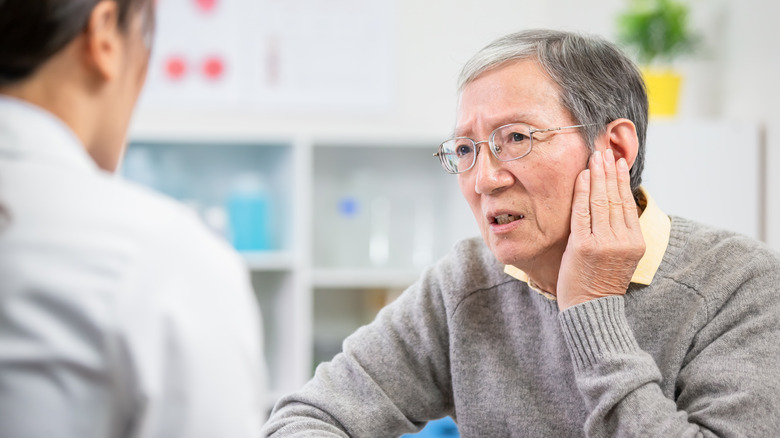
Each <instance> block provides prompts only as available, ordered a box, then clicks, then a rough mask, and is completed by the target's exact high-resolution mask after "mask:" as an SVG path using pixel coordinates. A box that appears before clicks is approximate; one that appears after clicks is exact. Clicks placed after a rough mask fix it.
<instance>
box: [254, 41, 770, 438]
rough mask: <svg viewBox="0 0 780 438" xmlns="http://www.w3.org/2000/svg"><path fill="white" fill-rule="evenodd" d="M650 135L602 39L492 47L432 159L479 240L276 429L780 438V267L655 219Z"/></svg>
mask: <svg viewBox="0 0 780 438" xmlns="http://www.w3.org/2000/svg"><path fill="white" fill-rule="evenodd" d="M646 127H647V98H646V94H645V89H644V85H643V82H642V80H641V77H640V74H639V72H638V71H637V69H636V67H635V66H634V65H633V64H632V63H631V62H630V61H629V60H628V59H627V58H626V57H625V56H624V55H623V54H622V53H621V52H620V51H619V50H617V49H616V48H615V47H614V46H613V45H611V44H610V43H608V42H605V41H603V40H601V39H598V38H591V37H587V36H581V35H576V34H569V33H563V32H554V31H526V32H520V33H516V34H512V35H508V36H506V37H504V38H501V39H499V40H497V41H495V42H493V43H492V44H490V45H488V46H487V47H485V48H484V49H483V50H482V51H480V52H479V53H478V54H477V55H476V56H474V58H472V59H471V60H470V61H469V62H468V63H467V65H466V66H465V67H464V69H463V72H462V75H461V79H460V100H459V106H458V112H457V122H456V127H455V132H454V135H453V138H452V139H450V140H447V141H445V142H444V143H442V144H441V146H440V147H439V151H438V154H437V155H438V156H439V158H440V159H441V161H442V165H443V166H444V169H445V170H446V171H447V172H449V173H453V174H457V179H458V184H459V186H460V189H461V191H462V192H463V196H464V197H465V198H466V200H467V201H468V203H469V205H470V207H471V210H472V212H473V213H474V217H475V218H476V220H477V223H478V224H479V228H480V230H481V233H482V239H472V240H467V241H464V242H461V243H459V244H458V245H457V246H456V247H455V248H454V250H453V252H452V253H451V254H449V255H448V256H447V257H445V258H444V259H443V260H441V261H440V262H438V263H437V264H436V265H434V266H433V267H431V268H430V269H428V270H427V271H426V272H425V273H424V274H423V276H422V278H421V279H420V280H419V281H418V282H417V283H415V284H414V285H412V286H411V287H410V288H409V289H408V290H407V291H405V292H404V294H403V295H402V296H401V297H400V298H399V299H398V300H397V301H395V302H394V303H393V304H391V305H389V306H388V307H386V308H385V309H383V310H382V311H381V312H380V314H379V315H378V316H377V318H376V320H375V321H374V322H373V323H371V324H370V325H368V326H366V327H363V328H361V329H360V330H358V331H357V332H356V333H355V334H353V335H352V336H350V337H349V338H348V339H347V340H346V341H345V342H344V351H343V353H341V354H339V355H338V356H336V357H335V358H334V359H333V361H331V362H329V363H325V364H322V365H321V366H320V367H319V368H318V369H317V372H316V375H315V377H314V378H313V379H312V380H311V381H310V382H309V383H308V384H307V385H306V386H305V387H304V388H303V389H302V390H301V391H299V392H298V393H295V394H293V395H290V396H288V397H285V398H284V399H282V400H281V401H280V402H279V403H278V405H277V406H276V408H275V410H274V412H273V414H272V417H271V418H270V420H269V422H268V423H267V424H266V426H265V429H264V432H265V433H267V434H268V435H269V436H274V437H276V436H313V435H316V436H355V437H383V436H398V435H400V434H402V433H407V432H414V431H417V430H419V429H420V428H421V427H422V426H423V425H424V424H425V422H426V421H428V420H431V419H435V418H439V417H443V416H445V415H451V416H453V417H454V418H455V419H456V421H457V423H458V427H459V429H460V431H461V434H462V436H466V437H505V436H524V437H528V436H533V437H569V436H615V435H617V436H653V437H678V436H780V323H778V321H780V294H778V293H777V292H778V288H779V287H780V286H778V285H779V284H780V257H778V255H777V254H775V253H773V252H771V251H769V250H768V249H767V248H765V247H764V246H763V245H762V244H760V243H758V242H754V241H751V240H749V239H747V238H745V237H742V236H739V235H735V234H733V233H729V232H726V231H721V230H716V229H712V228H708V227H706V226H704V225H701V224H698V223H694V222H691V221H689V220H686V219H683V218H679V217H671V218H670V217H668V216H666V215H665V214H663V213H662V212H661V211H660V210H659V208H658V207H657V206H656V204H655V203H654V202H653V200H652V198H651V197H650V196H649V195H648V194H647V193H646V192H645V191H644V190H643V189H642V187H640V183H641V173H642V165H643V158H644V143H645V131H646ZM670 159H674V157H670ZM702 159H706V157H703V158H702ZM724 213H729V212H724ZM734 213H737V214H738V212H730V214H734ZM315 431H316V432H315Z"/></svg>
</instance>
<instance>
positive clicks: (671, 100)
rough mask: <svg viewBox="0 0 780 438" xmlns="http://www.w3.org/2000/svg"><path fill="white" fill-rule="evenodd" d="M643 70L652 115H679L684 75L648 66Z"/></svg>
mask: <svg viewBox="0 0 780 438" xmlns="http://www.w3.org/2000/svg"><path fill="white" fill-rule="evenodd" d="M641 70H642V77H643V78H644V80H645V85H646V86H647V98H648V100H649V103H650V108H649V113H650V117H674V116H675V115H677V105H678V102H679V100H680V86H681V84H682V76H681V75H680V74H678V73H676V72H674V71H672V70H661V69H653V68H648V67H644V68H642V69H641Z"/></svg>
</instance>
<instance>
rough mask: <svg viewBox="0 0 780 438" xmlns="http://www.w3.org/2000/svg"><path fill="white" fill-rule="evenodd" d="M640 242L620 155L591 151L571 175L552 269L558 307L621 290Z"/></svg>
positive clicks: (639, 255) (639, 253)
mask: <svg viewBox="0 0 780 438" xmlns="http://www.w3.org/2000/svg"><path fill="white" fill-rule="evenodd" d="M644 253H645V241H644V238H643V237H642V231H641V229H640V228H639V214H638V212H637V206H636V203H635V201H634V197H633V195H632V193H631V184H630V178H629V173H628V165H627V164H626V160H625V159H623V158H621V159H619V160H617V162H616V161H615V156H614V154H613V152H612V150H611V149H606V151H605V152H603V153H602V152H600V151H596V152H594V153H593V155H592V156H591V158H590V161H589V163H588V169H586V170H583V171H582V173H580V175H579V176H578V177H577V181H576V183H575V186H574V200H573V202H572V215H571V234H570V235H569V242H568V244H567V246H566V251H565V252H564V253H563V259H562V261H561V270H560V272H559V273H558V285H557V296H558V307H559V309H560V310H561V311H563V310H565V309H568V308H569V307H571V306H574V305H577V304H580V303H584V302H586V301H590V300H593V299H596V298H601V297H606V296H611V295H624V294H625V293H626V289H627V288H628V285H629V283H630V282H631V277H632V276H633V274H634V271H635V270H636V267H637V264H639V260H640V259H641V258H642V256H643V255H644Z"/></svg>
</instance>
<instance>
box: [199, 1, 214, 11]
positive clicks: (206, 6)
mask: <svg viewBox="0 0 780 438" xmlns="http://www.w3.org/2000/svg"><path fill="white" fill-rule="evenodd" d="M195 3H197V4H198V7H200V9H201V10H202V11H203V12H211V11H212V10H213V9H214V7H215V6H216V5H217V0H195Z"/></svg>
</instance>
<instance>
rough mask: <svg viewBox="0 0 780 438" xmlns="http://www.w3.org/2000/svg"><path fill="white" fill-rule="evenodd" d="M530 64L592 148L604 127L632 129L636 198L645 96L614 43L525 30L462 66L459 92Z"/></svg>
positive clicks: (497, 42) (644, 129) (632, 68)
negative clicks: (486, 76) (622, 122)
mask: <svg viewBox="0 0 780 438" xmlns="http://www.w3.org/2000/svg"><path fill="white" fill-rule="evenodd" d="M520 59H533V60H536V61H537V62H538V63H539V65H540V66H541V67H542V69H543V70H544V71H546V72H547V74H548V75H549V76H550V78H552V80H553V82H555V83H556V84H557V85H558V87H559V88H560V96H561V105H563V107H564V108H565V109H567V110H568V111H569V113H571V115H572V117H573V118H574V122H575V123H576V124H584V125H589V124H593V126H587V127H585V128H583V130H584V132H585V140H586V143H587V144H588V145H589V147H591V148H592V147H593V143H594V140H595V138H596V137H597V136H598V135H599V134H600V133H601V132H603V131H604V127H605V126H606V125H607V124H608V123H610V122H611V121H613V120H615V119H619V118H626V119H629V120H631V121H632V122H633V123H634V125H635V126H636V131H637V137H638V140H639V149H638V152H637V157H636V160H635V162H634V165H633V166H632V167H631V188H632V190H633V191H634V194H635V195H636V194H637V191H638V189H639V185H640V184H641V182H642V169H643V168H644V157H645V137H646V133H647V93H646V91H645V85H644V82H643V81H642V77H641V74H640V72H639V70H638V69H637V67H636V65H635V64H634V63H633V62H632V61H631V60H630V59H629V58H628V57H627V56H626V55H625V54H624V53H623V52H621V50H620V49H619V48H618V47H616V46H615V45H614V44H612V43H610V42H608V41H606V40H604V39H602V38H599V37H594V36H589V35H582V34H576V33H570V32H561V31H554V30H525V31H521V32H517V33H513V34H509V35H506V36H504V37H501V38H499V39H497V40H495V41H493V42H492V43H490V44H488V45H487V46H486V47H484V48H483V49H482V50H480V51H479V52H478V53H477V54H476V55H474V56H473V57H472V58H471V59H470V60H469V61H468V62H467V63H466V65H465V66H464V67H463V70H462V71H461V74H460V77H459V80H458V90H459V92H460V91H462V90H463V88H464V87H465V86H466V85H468V84H469V83H470V82H471V81H473V80H475V79H476V78H477V77H478V76H480V75H481V74H482V73H484V72H486V71H488V70H491V69H493V68H496V67H498V66H500V65H502V64H504V63H506V62H510V61H514V60H520Z"/></svg>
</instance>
